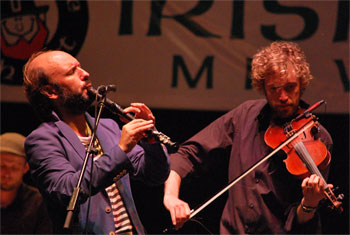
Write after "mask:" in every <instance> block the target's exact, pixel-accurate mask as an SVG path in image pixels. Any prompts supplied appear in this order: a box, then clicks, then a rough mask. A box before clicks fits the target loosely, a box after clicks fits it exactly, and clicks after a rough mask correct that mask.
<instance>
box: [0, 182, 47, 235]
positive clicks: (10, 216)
mask: <svg viewBox="0 0 350 235" xmlns="http://www.w3.org/2000/svg"><path fill="white" fill-rule="evenodd" d="M1 233H2V234H10V233H11V234H50V233H52V224H51V220H50V218H49V214H48V212H47V209H46V206H45V204H44V201H43V198H42V197H41V195H40V193H39V191H38V190H37V189H36V188H34V187H31V186H29V185H26V184H24V183H23V184H22V185H21V187H20V188H19V190H18V192H17V196H16V198H15V200H14V201H13V202H12V204H11V205H9V206H8V207H6V208H1Z"/></svg>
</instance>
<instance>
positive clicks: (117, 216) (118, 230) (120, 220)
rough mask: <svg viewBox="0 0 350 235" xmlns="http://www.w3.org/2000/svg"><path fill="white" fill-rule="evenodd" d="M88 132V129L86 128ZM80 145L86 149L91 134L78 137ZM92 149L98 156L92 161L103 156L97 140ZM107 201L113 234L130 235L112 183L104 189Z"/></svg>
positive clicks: (127, 221)
mask: <svg viewBox="0 0 350 235" xmlns="http://www.w3.org/2000/svg"><path fill="white" fill-rule="evenodd" d="M88 129H89V130H90V128H88ZM79 139H80V141H81V143H82V144H83V145H84V146H85V148H86V149H87V148H88V146H89V143H90V139H91V134H90V133H89V136H88V137H81V136H79ZM93 147H94V148H95V149H97V150H98V154H96V156H95V157H94V161H95V160H97V159H98V158H100V157H101V156H102V154H103V151H102V148H101V145H100V144H99V142H98V139H97V138H96V139H95V143H94V144H93ZM106 192H107V194H108V197H109V200H110V202H111V205H112V213H113V220H114V224H115V234H128V235H129V234H132V225H131V221H130V219H129V216H128V213H127V211H126V208H125V205H124V202H123V200H122V198H121V196H120V194H119V190H118V187H117V185H116V183H113V184H112V185H110V186H109V187H107V188H106Z"/></svg>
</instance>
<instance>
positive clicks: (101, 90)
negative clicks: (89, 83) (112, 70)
mask: <svg viewBox="0 0 350 235" xmlns="http://www.w3.org/2000/svg"><path fill="white" fill-rule="evenodd" d="M108 90H109V91H115V90H117V89H116V86H115V85H107V86H99V87H98V88H97V90H96V89H95V88H93V87H89V88H88V92H89V93H90V94H92V95H93V96H95V97H97V98H98V99H102V98H103V96H104V95H105V94H106V93H107V91H108ZM104 105H105V106H106V108H107V109H108V110H109V111H110V112H112V113H113V114H116V115H119V116H120V117H123V118H125V119H126V120H128V121H132V120H134V119H135V118H134V116H132V115H131V114H129V113H124V112H123V108H122V107H120V106H119V105H118V104H116V103H115V102H113V101H112V100H110V99H108V98H105V102H104Z"/></svg>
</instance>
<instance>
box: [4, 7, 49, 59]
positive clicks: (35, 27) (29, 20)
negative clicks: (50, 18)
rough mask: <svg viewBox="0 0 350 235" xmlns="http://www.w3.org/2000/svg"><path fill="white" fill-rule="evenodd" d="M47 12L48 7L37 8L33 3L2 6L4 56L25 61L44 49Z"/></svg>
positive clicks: (46, 33)
mask: <svg viewBox="0 0 350 235" xmlns="http://www.w3.org/2000/svg"><path fill="white" fill-rule="evenodd" d="M47 10H48V6H42V7H36V6H35V5H34V2H32V1H24V2H20V1H5V2H4V3H3V4H2V7H1V11H4V12H2V19H1V51H2V54H3V55H4V56H7V57H11V58H14V59H20V60H25V59H27V58H28V57H29V56H30V55H31V54H32V53H34V52H35V51H38V50H40V49H41V48H43V47H44V43H45V42H46V39H47V35H48V29H47V28H46V25H45V21H44V19H45V18H44V17H45V15H44V14H45V13H46V12H47ZM40 17H41V18H40ZM42 19H43V20H42Z"/></svg>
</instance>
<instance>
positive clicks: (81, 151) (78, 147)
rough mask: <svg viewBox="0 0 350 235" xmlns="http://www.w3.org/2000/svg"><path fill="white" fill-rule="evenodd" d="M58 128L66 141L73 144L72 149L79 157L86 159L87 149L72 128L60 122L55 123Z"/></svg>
mask: <svg viewBox="0 0 350 235" xmlns="http://www.w3.org/2000/svg"><path fill="white" fill-rule="evenodd" d="M55 124H56V126H57V127H58V129H59V130H60V132H61V133H62V135H63V136H64V137H65V138H66V140H67V141H68V142H69V143H70V144H71V146H72V148H73V149H74V150H75V151H76V152H77V153H78V155H79V156H80V157H81V158H82V159H84V158H85V152H86V151H85V147H84V145H83V144H82V143H81V142H80V139H79V138H78V136H77V135H76V134H75V133H74V131H73V130H72V128H71V127H70V126H68V125H67V124H66V123H65V122H63V121H61V120H58V121H57V122H55Z"/></svg>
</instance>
